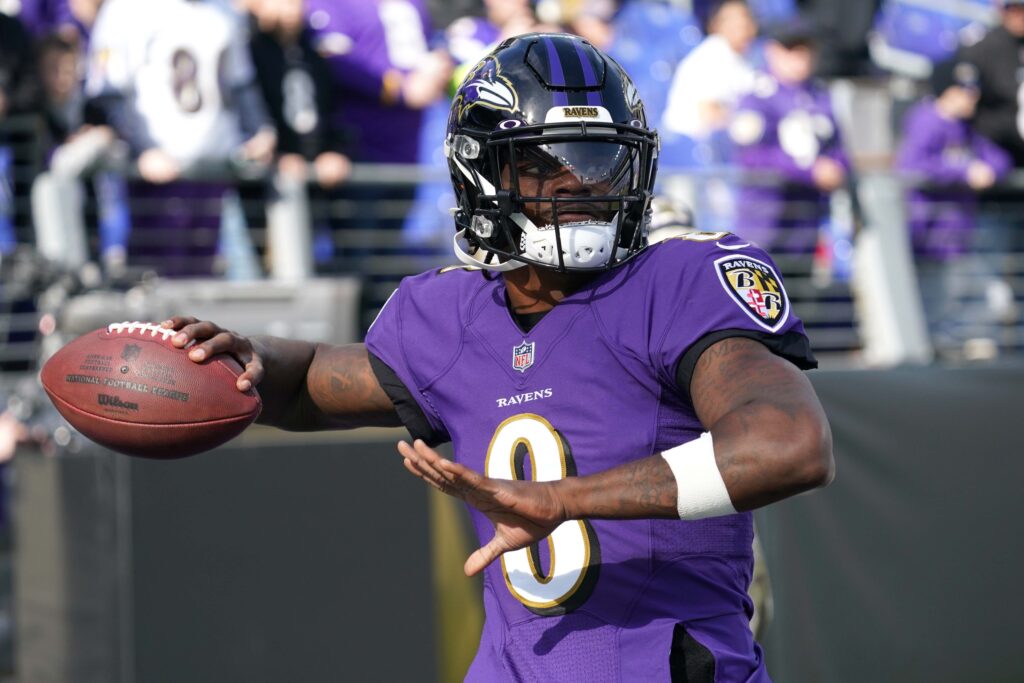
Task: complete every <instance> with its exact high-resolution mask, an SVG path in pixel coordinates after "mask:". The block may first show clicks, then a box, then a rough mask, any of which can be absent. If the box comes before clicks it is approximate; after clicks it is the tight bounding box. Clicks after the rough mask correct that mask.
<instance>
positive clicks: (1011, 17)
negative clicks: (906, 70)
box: [958, 0, 1024, 167]
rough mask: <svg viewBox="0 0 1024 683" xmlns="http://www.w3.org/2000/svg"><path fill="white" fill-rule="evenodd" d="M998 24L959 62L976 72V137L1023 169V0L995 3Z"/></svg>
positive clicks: (961, 55)
mask: <svg viewBox="0 0 1024 683" xmlns="http://www.w3.org/2000/svg"><path fill="white" fill-rule="evenodd" d="M996 2H997V3H998V4H999V8H1000V11H999V16H1000V20H1001V23H1000V24H999V25H998V26H995V27H994V28H992V29H991V30H990V31H989V32H988V33H986V34H985V36H984V37H983V38H982V39H981V40H980V41H978V42H977V43H975V44H973V45H969V46H965V47H963V48H962V49H961V50H960V53H959V55H958V59H959V60H961V61H966V62H970V63H971V64H973V65H974V66H975V67H976V68H977V69H978V74H979V81H978V83H979V87H980V89H981V99H980V100H979V101H978V109H977V112H976V113H975V115H974V127H975V129H977V131H978V132H979V133H981V134H982V135H984V136H985V137H986V138H988V139H989V140H991V141H992V142H994V143H996V144H997V145H999V146H1000V147H1002V148H1003V149H1005V150H1006V151H1008V152H1009V153H1010V154H1011V155H1012V157H1013V160H1014V165H1015V166H1017V167H1024V126H1021V125H1020V123H1021V122H1020V121H1018V115H1019V112H1020V111H1021V105H1020V101H1021V99H1022V92H1024V0H996Z"/></svg>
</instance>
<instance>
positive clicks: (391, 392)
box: [365, 280, 451, 446]
mask: <svg viewBox="0 0 1024 683" xmlns="http://www.w3.org/2000/svg"><path fill="white" fill-rule="evenodd" d="M411 288H412V285H410V284H408V280H407V281H405V282H403V284H402V285H400V286H399V288H398V289H396V290H395V292H394V293H393V294H392V295H391V298H389V299H388V301H387V303H385V304H384V307H383V308H382V309H381V311H380V313H379V314H378V315H377V319H376V320H374V321H373V324H372V325H371V326H370V329H369V330H368V331H367V333H366V340H365V342H366V348H367V350H368V351H369V353H370V365H371V367H372V368H373V372H374V374H375V375H376V377H377V381H378V382H380V385H381V388H382V389H384V392H385V393H387V395H388V397H389V398H390V399H391V401H392V403H394V405H395V410H396V411H397V412H398V415H399V417H400V418H401V420H402V423H403V424H404V425H405V427H406V429H408V430H409V434H410V436H411V437H412V438H413V439H423V440H424V441H425V442H426V443H427V444H429V445H431V446H436V445H438V444H441V443H444V442H446V441H450V440H451V437H450V436H449V434H448V430H447V428H446V427H445V425H444V422H443V420H442V419H441V416H440V414H439V413H438V411H437V409H436V408H435V407H434V406H433V405H432V404H431V402H430V399H429V396H428V394H427V392H426V391H425V384H426V382H425V380H424V377H423V376H422V370H421V369H420V368H418V367H416V361H415V358H416V356H415V354H416V352H417V350H422V345H420V344H414V345H412V347H411V348H410V345H409V343H408V340H409V339H415V338H416V337H417V336H419V338H420V339H421V340H422V339H424V335H426V336H427V337H429V336H430V335H429V327H424V326H423V325H422V324H421V323H423V322H426V321H429V320H430V312H429V310H424V308H423V307H422V306H421V305H419V303H420V302H417V301H416V300H414V299H413V297H411V296H410V295H409V292H408V290H409V289H411Z"/></svg>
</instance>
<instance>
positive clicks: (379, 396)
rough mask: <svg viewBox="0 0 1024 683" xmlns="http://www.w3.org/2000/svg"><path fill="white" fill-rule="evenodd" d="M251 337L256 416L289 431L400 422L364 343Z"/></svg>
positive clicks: (397, 424) (398, 424)
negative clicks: (259, 372)
mask: <svg viewBox="0 0 1024 683" xmlns="http://www.w3.org/2000/svg"><path fill="white" fill-rule="evenodd" d="M252 341H253V346H254V348H255V349H256V350H257V353H259V354H260V355H261V356H262V357H263V359H264V360H263V362H264V371H265V375H264V380H263V382H262V383H261V385H260V393H261V395H262V396H264V397H265V398H264V411H263V415H262V416H261V417H260V422H262V423H265V424H271V425H274V426H276V427H280V428H282V429H287V430H290V431H311V430H317V429H351V428H355V427H367V426H381V427H397V426H400V425H401V421H400V420H399V418H398V415H397V413H396V412H395V409H394V405H393V404H392V403H391V400H390V399H389V398H388V396H387V394H385V393H384V390H383V389H381V387H380V384H379V383H378V382H377V378H376V376H375V375H374V374H373V370H372V368H371V367H370V362H369V356H368V355H367V351H366V347H365V346H364V345H362V344H348V345H345V346H331V345H329V344H310V343H308V342H299V341H291V340H287V339H279V338H276V337H257V338H254V339H253V340H252ZM267 398H270V399H271V403H270V404H269V405H268V404H267V402H266V399H267Z"/></svg>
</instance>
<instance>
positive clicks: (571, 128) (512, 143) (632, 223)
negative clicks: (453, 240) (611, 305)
mask: <svg viewBox="0 0 1024 683" xmlns="http://www.w3.org/2000/svg"><path fill="white" fill-rule="evenodd" d="M448 147H449V149H448V153H449V160H450V162H451V166H452V171H453V179H454V180H455V181H456V182H461V183H463V187H462V188H461V189H463V191H462V192H461V193H457V194H459V195H460V199H461V200H462V201H461V202H460V206H459V207H458V213H457V215H456V222H457V223H458V225H459V228H460V233H459V236H462V237H463V238H464V239H465V240H466V241H467V242H468V243H469V245H470V253H469V254H468V255H467V256H468V258H470V259H472V260H473V261H474V262H476V263H477V264H478V265H483V266H484V267H489V268H492V269H494V270H510V269H512V268H516V267H520V266H522V265H525V264H527V263H529V264H532V265H536V266H541V267H545V268H553V269H555V270H559V271H566V270H602V269H606V268H611V267H614V266H616V265H619V264H620V263H622V262H624V261H625V260H626V259H627V258H629V257H631V256H632V255H634V254H635V253H637V252H638V251H640V250H641V249H642V248H643V247H644V246H646V213H647V211H648V205H649V203H650V191H649V189H648V188H650V187H651V185H652V184H653V174H654V166H655V156H656V155H655V150H656V149H657V141H656V138H655V136H654V133H653V132H651V131H647V130H644V129H642V128H640V127H639V126H636V125H634V126H630V125H623V124H614V123H603V122H602V123H599V124H598V123H591V124H588V123H587V122H571V123H569V122H558V123H555V124H541V125H532V126H514V127H512V128H510V129H507V130H499V131H496V132H494V133H491V134H490V135H486V136H482V139H478V138H477V136H468V135H465V134H463V135H456V136H453V137H452V138H451V139H450V140H449V145H448ZM480 250H482V251H483V252H485V255H484V256H483V257H482V258H481V256H480V254H479V253H478V252H479V251H480ZM459 251H460V248H459V246H458V245H457V246H456V252H457V253H458V252H459ZM460 258H462V256H461V255H460ZM463 260H464V261H465V260H466V259H465V258H463ZM467 262H468V261H467Z"/></svg>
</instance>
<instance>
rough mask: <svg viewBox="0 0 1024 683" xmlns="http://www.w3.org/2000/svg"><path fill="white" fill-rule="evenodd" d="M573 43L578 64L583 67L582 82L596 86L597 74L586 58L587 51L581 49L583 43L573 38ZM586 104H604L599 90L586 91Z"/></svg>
mask: <svg viewBox="0 0 1024 683" xmlns="http://www.w3.org/2000/svg"><path fill="white" fill-rule="evenodd" d="M573 45H575V46H576V55H577V56H578V57H579V58H580V64H581V65H582V67H583V84H584V85H586V86H588V87H593V86H596V85H597V84H598V83H597V75H595V74H594V65H593V64H591V63H590V60H589V59H587V53H586V52H584V51H583V43H581V42H579V41H576V40H574V41H573ZM587 104H590V105H593V106H601V105H603V104H604V98H603V97H602V96H601V93H600V91H596V90H593V91H590V92H588V93H587Z"/></svg>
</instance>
